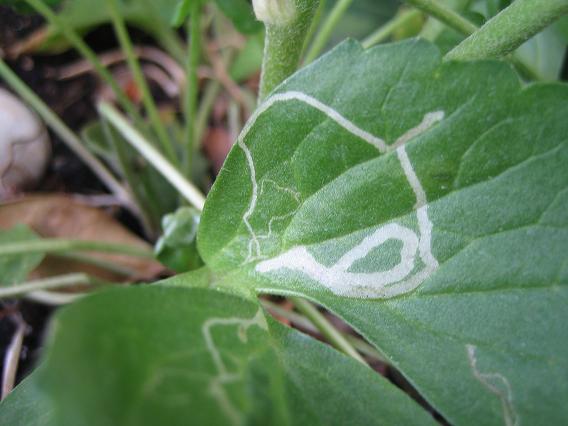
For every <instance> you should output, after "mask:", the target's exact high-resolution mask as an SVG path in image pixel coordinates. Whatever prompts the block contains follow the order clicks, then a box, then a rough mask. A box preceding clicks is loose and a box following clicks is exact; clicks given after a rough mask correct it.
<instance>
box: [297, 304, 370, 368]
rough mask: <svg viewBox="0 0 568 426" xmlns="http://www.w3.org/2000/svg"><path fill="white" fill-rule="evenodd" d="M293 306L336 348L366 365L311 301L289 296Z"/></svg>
mask: <svg viewBox="0 0 568 426" xmlns="http://www.w3.org/2000/svg"><path fill="white" fill-rule="evenodd" d="M289 299H290V300H291V301H292V303H293V304H294V306H296V308H297V309H298V310H299V311H300V312H301V313H302V314H304V315H305V316H306V317H307V318H308V319H309V320H310V321H311V322H312V323H313V324H314V326H315V327H316V328H317V329H318V330H319V332H320V333H321V334H322V335H323V336H324V337H325V338H326V339H327V340H328V341H329V343H330V344H331V345H332V346H333V347H334V348H336V349H337V350H339V351H341V352H343V353H345V354H346V355H348V356H350V357H351V358H353V359H356V360H357V361H359V362H360V363H362V364H365V365H367V363H366V362H365V360H364V359H363V358H362V357H361V355H359V352H357V351H356V350H355V348H354V347H353V346H352V345H351V343H349V342H348V341H347V340H346V339H345V337H344V336H343V335H342V334H341V333H340V332H339V331H337V329H336V328H335V327H334V326H333V325H332V324H331V323H330V322H329V321H328V320H327V318H325V317H324V316H323V314H322V313H321V312H320V311H318V310H317V309H316V307H315V306H314V305H312V304H311V302H309V301H307V300H305V299H302V298H300V297H290V298H289Z"/></svg>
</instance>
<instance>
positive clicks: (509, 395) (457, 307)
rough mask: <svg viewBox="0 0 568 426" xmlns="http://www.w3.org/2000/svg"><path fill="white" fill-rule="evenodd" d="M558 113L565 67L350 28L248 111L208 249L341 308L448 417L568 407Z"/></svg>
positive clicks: (201, 241) (219, 266)
mask: <svg viewBox="0 0 568 426" xmlns="http://www.w3.org/2000/svg"><path fill="white" fill-rule="evenodd" d="M566 117H568V88H567V87H566V86H565V85H561V84H536V85H530V86H526V87H521V84H520V82H519V80H518V78H517V76H516V75H515V74H514V72H513V71H512V69H511V68H510V67H509V66H507V65H506V64H504V63H499V62H477V63H445V62H442V61H441V58H440V54H439V52H438V51H437V49H436V48H435V47H434V46H433V45H431V44H428V43H426V42H423V41H408V42H404V43H399V44H391V45H384V46H379V47H376V48H374V49H372V50H368V51H364V50H362V48H361V47H360V46H359V45H358V44H357V43H355V42H346V43H344V44H342V45H340V46H339V47H338V48H336V49H335V50H334V51H332V52H331V53H330V54H329V55H326V56H325V57H323V58H322V59H320V60H319V61H317V62H316V63H314V64H313V65H312V66H310V67H308V68H306V69H304V70H302V71H300V72H298V73H297V74H296V75H295V76H293V77H292V78H290V79H289V80H287V81H286V82H285V83H284V84H283V85H281V86H280V87H279V88H278V89H277V90H276V92H275V93H273V94H272V95H271V96H270V97H269V98H268V99H267V100H266V101H265V102H264V104H263V105H261V106H260V107H259V108H258V110H257V112H256V114H255V115H254V116H253V117H252V118H251V120H250V121H249V123H248V124H247V126H246V127H245V130H244V131H243V133H242V134H241V136H240V138H239V140H238V143H237V146H235V148H234V149H233V151H232V152H231V153H230V155H229V158H228V159H227V161H226V163H225V166H224V168H223V170H222V172H221V174H220V176H219V177H218V179H217V182H216V183H215V185H214V187H213V189H212V191H211V193H210V195H209V197H208V201H207V203H206V206H205V210H204V212H203V216H202V221H201V227H200V232H199V235H198V245H199V249H200V252H201V255H202V257H203V259H204V260H205V262H206V263H207V264H208V265H209V267H211V268H212V269H213V270H214V271H217V273H220V272H222V271H233V272H232V273H231V274H232V275H235V274H237V275H238V274H240V275H242V278H241V279H239V280H235V281H237V282H240V283H248V285H249V286H251V287H254V288H255V289H256V290H257V291H259V292H269V293H280V294H298V295H303V296H306V297H308V298H311V299H313V300H315V301H317V302H319V303H321V304H322V305H325V306H326V307H328V308H329V309H331V310H333V311H334V312H336V313H337V314H339V315H340V316H342V317H343V318H344V319H345V320H347V322H349V323H350V324H351V325H353V326H354V327H355V328H356V329H357V330H358V331H359V332H361V333H362V334H363V335H365V336H366V337H367V338H368V339H369V340H370V341H371V342H373V343H374V344H375V345H376V346H377V347H379V348H380V350H381V351H382V352H383V353H384V354H385V355H386V356H387V357H388V358H389V359H390V361H391V362H392V363H393V364H394V365H395V366H397V367H398V368H399V369H400V370H401V371H402V373H403V374H404V375H405V376H406V377H407V378H408V380H409V381H410V382H411V383H413V384H414V385H415V387H416V388H417V390H418V391H419V392H420V393H421V394H422V395H423V396H424V397H425V398H426V399H427V400H428V401H429V402H430V403H431V404H432V405H433V406H434V407H435V408H437V409H438V410H439V411H440V412H441V413H442V415H444V416H445V417H446V419H447V420H448V421H449V422H450V423H452V424H456V425H458V424H459V425H467V424H472V425H473V424H476V425H477V424H484V425H493V424H495V425H498V424H507V425H518V424H527V425H528V424H560V423H562V422H563V421H565V419H566V418H568V405H566V404H565V398H564V395H567V394H568V380H566V378H567V377H568V335H567V333H566V330H565V326H564V324H565V323H566V322H567V321H568V304H567V301H568V289H567V284H568V267H567V265H568V262H567V261H568V257H567V253H568V189H567V188H568V167H567V164H568V144H567V143H566V142H567V141H568V120H566ZM234 271H239V272H234Z"/></svg>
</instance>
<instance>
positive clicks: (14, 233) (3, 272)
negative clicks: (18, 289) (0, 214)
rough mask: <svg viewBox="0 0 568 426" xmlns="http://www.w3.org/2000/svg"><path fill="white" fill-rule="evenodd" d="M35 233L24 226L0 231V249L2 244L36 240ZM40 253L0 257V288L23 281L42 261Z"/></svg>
mask: <svg viewBox="0 0 568 426" xmlns="http://www.w3.org/2000/svg"><path fill="white" fill-rule="evenodd" d="M38 239H39V237H38V236H37V234H36V233H35V232H33V231H32V230H31V229H30V228H28V227H27V226H25V225H17V226H15V227H13V228H11V229H8V230H4V231H3V230H0V249H1V248H2V246H3V245H4V244H12V243H24V242H26V241H34V240H38ZM43 257H44V255H43V254H42V253H26V254H22V255H9V256H4V255H0V286H7V285H12V284H18V283H21V282H22V281H25V280H26V278H27V276H28V275H29V273H30V272H32V271H33V270H34V269H35V268H36V267H37V266H38V265H39V264H40V263H41V261H42V260H43Z"/></svg>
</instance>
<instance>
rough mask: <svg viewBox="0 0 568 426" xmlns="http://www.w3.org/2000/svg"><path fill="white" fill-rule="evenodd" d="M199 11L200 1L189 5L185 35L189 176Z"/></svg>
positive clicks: (193, 139)
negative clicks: (187, 26) (186, 37)
mask: <svg viewBox="0 0 568 426" xmlns="http://www.w3.org/2000/svg"><path fill="white" fill-rule="evenodd" d="M201 11H202V6H201V2H200V1H194V2H193V3H192V5H191V10H190V19H189V22H188V25H189V28H188V29H187V34H188V37H189V40H188V42H187V45H188V46H189V55H188V57H187V61H186V72H185V75H186V79H187V85H186V89H185V141H186V147H185V151H184V169H183V170H184V173H185V175H186V176H188V177H189V176H191V166H192V164H193V154H194V151H195V150H196V148H197V143H196V137H195V136H196V131H195V126H196V120H195V117H196V111H197V96H198V90H199V78H198V76H197V69H198V67H199V61H200V59H201Z"/></svg>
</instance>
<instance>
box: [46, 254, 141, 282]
mask: <svg viewBox="0 0 568 426" xmlns="http://www.w3.org/2000/svg"><path fill="white" fill-rule="evenodd" d="M54 256H56V257H60V258H63V259H68V260H72V261H74V262H80V263H86V264H88V265H93V266H96V267H97V268H100V269H104V270H106V271H109V272H112V273H113V274H117V275H122V276H124V277H132V276H135V275H136V274H137V271H136V270H135V269H132V268H128V267H126V266H122V265H119V264H118V263H114V262H111V261H108V260H105V259H101V258H99V257H93V256H89V255H85V254H80V253H56V254H54Z"/></svg>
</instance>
